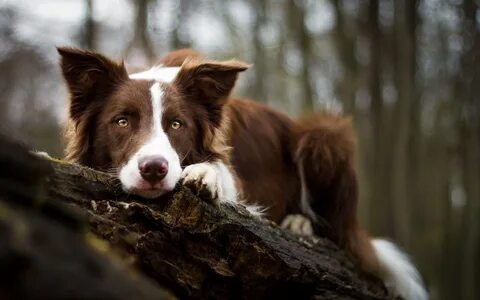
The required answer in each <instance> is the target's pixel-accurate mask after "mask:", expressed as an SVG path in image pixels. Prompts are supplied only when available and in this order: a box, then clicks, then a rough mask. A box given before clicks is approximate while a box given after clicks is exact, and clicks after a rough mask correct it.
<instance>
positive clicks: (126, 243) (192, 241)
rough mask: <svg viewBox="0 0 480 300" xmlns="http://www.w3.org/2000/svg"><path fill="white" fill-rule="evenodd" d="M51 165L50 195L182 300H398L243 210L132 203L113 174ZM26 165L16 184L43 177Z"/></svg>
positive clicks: (181, 197) (326, 245)
mask: <svg viewBox="0 0 480 300" xmlns="http://www.w3.org/2000/svg"><path fill="white" fill-rule="evenodd" d="M0 144H1V141H0ZM0 146H1V147H3V145H0ZM1 147H0V148H1ZM18 152H19V151H18V150H17V151H16V153H18ZM3 154H4V153H2V151H0V156H1V155H3ZM16 155H17V154H16ZM28 159H29V160H31V163H29V164H30V165H35V163H36V162H35V160H36V159H35V158H31V157H29V158H28ZM6 161H8V159H7V160H6ZM48 162H49V164H50V165H51V166H52V168H51V171H50V172H49V175H48V176H47V177H46V184H45V189H44V192H43V194H45V195H48V196H47V198H49V199H56V200H57V201H61V202H64V203H69V206H73V207H75V208H77V209H78V210H79V211H81V212H82V213H83V214H84V215H85V216H86V217H87V220H88V223H89V228H90V230H91V231H92V232H93V233H94V234H96V235H97V236H99V237H101V238H102V239H105V240H106V241H108V242H109V245H110V246H111V247H112V248H113V249H115V251H116V253H117V256H120V257H122V258H123V260H124V261H128V262H133V265H135V266H137V267H138V268H139V269H140V270H141V271H142V272H143V273H144V274H146V275H148V276H149V277H151V278H153V279H155V280H156V281H157V282H158V283H159V284H160V285H161V286H164V287H166V288H168V289H170V290H172V291H173V292H174V293H175V294H176V295H177V296H178V297H180V298H212V299H219V298H221V299H229V298H242V299H245V298H248V299H250V298H252V299H261V298H265V297H269V298H271V297H279V298H288V297H295V298H316V299H386V298H388V296H387V294H386V291H385V289H384V287H383V285H382V284H381V283H380V282H379V281H378V280H376V279H373V278H370V277H369V276H366V275H364V274H362V273H361V272H360V271H359V270H358V269H356V267H355V266H354V264H353V263H352V262H351V261H350V260H349V259H348V257H347V256H346V255H345V253H344V252H343V251H341V250H339V249H338V248H337V247H336V246H335V245H334V244H333V243H331V242H330V241H328V240H326V239H322V238H318V239H310V238H299V237H298V236H294V235H292V234H290V233H288V232H285V231H283V230H281V229H280V228H278V227H277V226H276V225H275V224H272V223H270V222H268V221H265V220H261V219H258V218H254V217H252V216H250V215H249V214H248V213H247V212H246V210H244V209H243V208H233V207H227V206H222V207H217V206H215V205H213V204H211V203H209V201H205V200H207V199H201V198H200V197H198V196H196V195H195V193H194V192H193V191H192V190H190V189H189V188H187V187H183V186H180V187H179V188H178V189H177V190H176V191H174V192H173V193H172V194H170V195H166V196H165V197H163V198H161V199H157V200H155V201H153V200H151V201H145V200H142V199H139V198H136V197H134V196H131V195H130V196H129V195H125V194H124V193H123V192H122V191H121V188H119V187H120V186H119V183H118V182H117V181H116V179H114V178H112V177H111V176H110V175H108V174H104V173H100V172H97V171H93V170H91V169H88V168H84V167H80V166H77V165H73V164H67V163H65V162H62V161H57V160H48ZM26 165H27V164H24V165H21V166H17V165H15V164H11V165H10V166H7V169H8V168H10V169H11V170H18V172H17V171H16V172H15V173H13V172H11V175H12V176H14V174H23V173H24V172H23V171H27V173H32V174H33V172H32V171H29V170H22V168H24V167H25V166H26ZM2 166H3V165H2ZM7 175H8V174H7ZM15 176H17V175H15ZM7 177H8V176H7ZM27 185H28V184H27ZM4 187H5V186H4ZM29 189H30V188H29ZM20 194H21V193H20ZM32 194H35V195H38V194H42V192H40V193H39V192H38V189H37V190H35V192H32ZM47 203H48V202H47ZM57 226H59V227H61V226H62V225H61V224H58V225H57ZM0 234H1V232H0ZM58 238H60V237H58ZM68 245H69V247H75V246H74V245H72V244H70V243H69V242H68ZM70 281H72V280H69V282H70ZM122 287H124V286H122ZM38 288H43V286H39V287H38ZM104 288H105V287H104ZM139 289H140V288H139ZM0 293H1V292H0ZM144 298H148V297H144ZM118 299H120V298H118ZM132 299H141V298H139V297H132Z"/></svg>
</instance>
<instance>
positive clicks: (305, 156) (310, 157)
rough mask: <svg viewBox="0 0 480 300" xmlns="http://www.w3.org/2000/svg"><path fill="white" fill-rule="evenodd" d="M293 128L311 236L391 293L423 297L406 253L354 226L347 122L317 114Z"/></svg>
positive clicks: (352, 137) (354, 198)
mask: <svg viewBox="0 0 480 300" xmlns="http://www.w3.org/2000/svg"><path fill="white" fill-rule="evenodd" d="M297 125H298V126H297V128H296V130H295V133H294V134H295V139H294V144H293V145H292V146H293V149H292V152H293V155H294V158H295V160H296V164H297V166H298V172H299V175H300V178H301V182H302V199H301V210H302V212H303V213H304V214H305V215H307V216H309V217H310V218H311V219H312V220H313V224H314V230H315V232H316V233H317V234H319V235H322V236H326V237H329V238H330V239H332V240H333V241H334V242H336V243H337V244H338V245H339V246H340V247H342V248H344V249H345V250H346V251H347V252H348V253H349V254H350V255H351V256H352V258H353V259H354V260H356V261H357V263H358V264H359V266H360V267H361V268H362V269H363V270H365V271H366V272H368V273H371V274H373V275H376V276H377V277H380V278H382V279H383V280H384V282H385V285H386V286H387V287H388V288H389V289H390V291H391V292H392V293H394V294H395V295H400V296H402V297H403V298H405V299H415V300H416V299H422V300H423V299H427V293H426V292H425V290H424V288H423V286H422V283H421V280H420V276H419V274H418V272H417V270H416V269H415V267H414V266H413V264H412V263H411V262H410V261H409V260H408V258H407V257H406V255H405V254H403V253H402V252H401V251H400V250H398V249H397V248H396V247H395V245H394V244H392V243H390V242H388V241H385V240H372V239H371V238H370V237H369V235H368V234H367V232H366V231H364V230H363V229H361V227H360V226H359V224H358V220H357V214H356V210H357V202H358V186H357V176H356V172H355V167H354V164H355V161H354V154H355V148H356V139H355V134H354V132H353V129H352V126H351V120H350V118H343V117H339V116H336V115H332V114H326V113H321V114H316V115H312V116H309V117H307V118H303V119H300V120H298V121H297Z"/></svg>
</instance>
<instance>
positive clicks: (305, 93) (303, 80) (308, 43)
mask: <svg viewBox="0 0 480 300" xmlns="http://www.w3.org/2000/svg"><path fill="white" fill-rule="evenodd" d="M288 3H289V5H288V10H289V22H290V26H289V27H290V28H292V36H291V37H292V39H293V40H295V41H296V44H297V45H298V49H299V50H300V51H301V54H302V55H301V56H302V61H301V64H302V65H301V75H300V84H301V88H302V107H303V111H304V112H311V111H313V110H314V109H315V89H314V86H313V79H312V76H311V68H313V66H312V64H313V60H312V38H311V37H310V34H309V33H308V29H307V27H306V24H305V15H306V9H307V7H306V6H307V5H308V4H307V3H306V1H295V0H289V1H288Z"/></svg>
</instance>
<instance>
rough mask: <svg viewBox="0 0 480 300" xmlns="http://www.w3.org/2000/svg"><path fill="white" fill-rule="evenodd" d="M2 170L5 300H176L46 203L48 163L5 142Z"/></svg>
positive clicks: (76, 220)
mask: <svg viewBox="0 0 480 300" xmlns="http://www.w3.org/2000/svg"><path fill="white" fill-rule="evenodd" d="M0 166H1V167H0V299H5V300H9V299H12V300H14V299H27V300H28V299H57V300H59V299H65V300H66V299H116V300H129V299H152V300H153V299H172V298H173V296H172V294H170V293H168V292H166V290H164V289H162V288H160V287H159V286H158V284H157V283H155V282H154V281H153V280H151V279H149V278H147V277H145V276H143V275H140V274H138V273H137V272H134V270H133V269H132V268H131V267H128V266H127V265H126V264H124V263H122V262H121V261H120V260H119V259H118V258H115V257H114V256H112V255H109V254H111V252H108V251H107V250H108V247H107V246H106V245H107V244H106V243H105V242H103V241H101V240H99V239H98V238H95V237H94V236H93V235H92V234H91V233H88V231H87V230H86V229H87V228H86V226H85V223H84V222H83V221H82V219H81V218H80V216H79V215H78V214H77V213H75V212H74V211H73V210H72V209H71V208H70V207H68V206H67V205H66V204H64V203H61V202H57V201H53V200H46V197H45V196H46V189H45V182H44V181H45V178H46V177H45V176H46V175H47V174H48V173H50V172H51V168H50V166H49V164H48V163H46V162H43V161H40V160H39V159H37V158H35V157H33V156H32V155H29V153H28V152H27V151H25V150H24V149H23V148H21V147H19V146H18V145H15V144H10V143H6V142H4V141H0ZM47 186H48V183H47ZM100 250H102V251H100Z"/></svg>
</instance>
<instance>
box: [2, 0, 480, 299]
mask: <svg viewBox="0 0 480 300" xmlns="http://www.w3.org/2000/svg"><path fill="white" fill-rule="evenodd" d="M65 45H68V46H78V47H83V48H90V49H96V50H99V51H101V52H103V53H105V54H107V55H109V56H111V57H113V58H117V59H121V58H124V59H125V60H126V62H127V64H128V65H129V66H134V67H142V66H147V65H148V64H149V63H151V62H153V61H155V59H156V58H158V57H160V56H161V55H163V54H165V53H166V52H168V51H169V50H172V49H175V48H179V47H193V48H195V49H197V50H200V51H202V52H204V53H205V54H207V55H209V56H211V57H213V58H217V59H222V58H233V57H235V58H239V59H241V60H244V61H246V62H250V63H253V64H254V67H253V68H252V69H251V70H249V71H248V72H246V73H245V74H242V76H241V80H240V83H239V87H238V88H237V91H236V94H237V95H242V96H248V97H252V98H253V99H256V100H257V101H261V102H264V103H267V104H270V105H273V106H275V107H277V108H278V109H280V110H282V111H284V112H286V113H287V114H289V115H291V116H293V117H295V116H298V115H300V114H304V113H308V112H311V111H318V110H330V111H335V112H341V113H344V114H348V115H352V117H353V120H354V124H355V128H356V131H357V133H358V142H359V151H358V169H359V174H360V184H361V199H360V207H359V213H360V216H361V219H362V221H363V223H364V224H365V225H366V227H367V228H368V229H369V230H370V231H371V232H372V233H373V234H374V235H377V236H386V237H389V238H391V239H393V240H394V241H396V242H397V243H398V244H399V245H401V247H402V248H403V249H405V250H406V251H407V252H409V253H410V254H411V257H412V259H413V261H414V262H415V263H416V264H417V265H418V267H419V268H420V270H421V272H422V275H423V277H424V279H425V282H426V284H427V286H428V289H429V290H430V293H431V296H432V299H480V57H479V55H480V3H479V2H478V1H474V0H463V1H462V0H444V1H440V0H364V1H355V0H343V1H340V0H338V1H336V0H309V1H308V0H304V1H301V0H262V1H260V0H258V1H257V0H231V1H213V0H210V1H208V0H198V1H194V0H191V1H186V0H183V1H180V0H178V1H175V0H139V1H129V0H36V1H29V0H0V92H1V93H0V120H1V121H0V128H1V129H0V131H1V132H3V133H5V134H7V135H10V136H11V137H12V138H15V139H17V140H22V141H24V142H26V143H27V144H29V145H30V146H31V147H32V148H35V149H37V150H42V151H47V152H49V153H51V154H52V155H61V151H62V146H63V145H62V139H61V130H62V126H63V124H64V122H65V119H66V91H65V88H64V86H63V82H62V79H61V77H60V71H59V68H58V66H57V61H58V57H57V53H56V51H55V46H65Z"/></svg>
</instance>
